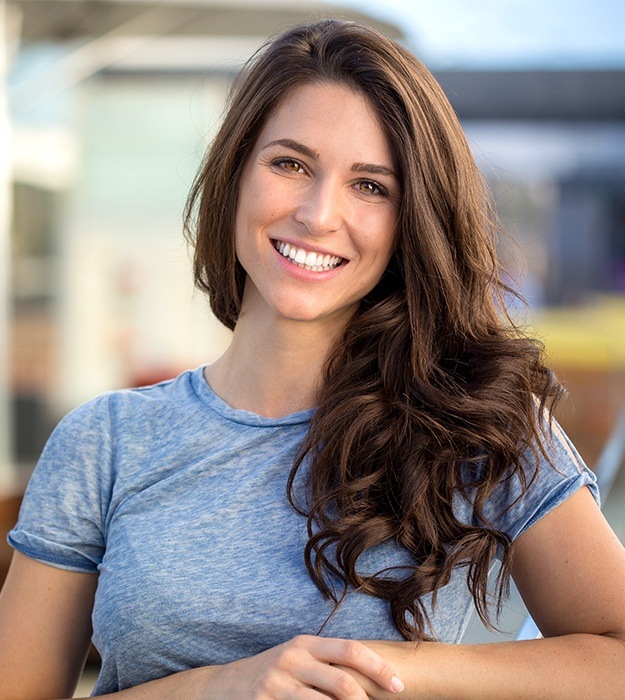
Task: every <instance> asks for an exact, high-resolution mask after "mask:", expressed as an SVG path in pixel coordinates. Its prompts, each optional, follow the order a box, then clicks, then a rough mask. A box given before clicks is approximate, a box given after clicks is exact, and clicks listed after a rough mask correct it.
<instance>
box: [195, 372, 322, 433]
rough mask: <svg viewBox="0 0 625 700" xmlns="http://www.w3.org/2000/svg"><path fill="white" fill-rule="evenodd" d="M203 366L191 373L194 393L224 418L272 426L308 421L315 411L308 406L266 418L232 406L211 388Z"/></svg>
mask: <svg viewBox="0 0 625 700" xmlns="http://www.w3.org/2000/svg"><path fill="white" fill-rule="evenodd" d="M205 368H206V365H201V366H200V367H198V368H197V369H196V370H194V371H193V372H192V373H191V382H192V384H193V388H194V390H195V393H196V395H197V397H198V398H199V399H200V401H202V403H204V404H206V405H207V406H208V407H209V408H210V409H211V410H213V411H214V412H215V413H217V414H219V415H220V416H222V417H223V418H225V419H226V420H229V421H232V422H234V423H240V424H242V425H250V426H254V427H257V428H273V427H276V426H280V425H297V424H300V423H308V422H309V421H310V419H311V418H312V416H313V414H314V412H315V409H314V408H309V409H306V410H304V411H297V412H296V413H291V414H289V415H288V416H281V417H279V418H268V417H267V416H261V415H258V414H257V413H253V412H252V411H244V410H242V409H239V408H232V406H230V405H229V404H227V403H226V402H225V401H224V400H223V399H221V398H220V397H219V396H217V394H215V392H214V391H213V390H212V388H211V386H210V385H209V383H208V382H207V381H206V377H205V375H204V370H205Z"/></svg>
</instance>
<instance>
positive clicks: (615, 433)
mask: <svg viewBox="0 0 625 700" xmlns="http://www.w3.org/2000/svg"><path fill="white" fill-rule="evenodd" d="M624 465H625V406H623V407H622V408H621V412H620V415H619V418H618V420H617V422H616V425H615V427H614V428H613V430H612V433H611V435H610V437H609V438H608V441H607V442H606V444H605V446H604V448H603V450H601V454H600V455H599V459H598V460H597V464H596V466H595V474H596V475H597V485H598V487H599V493H600V494H601V502H602V503H605V502H606V500H607V498H608V495H609V493H610V491H611V490H612V486H614V482H615V481H616V477H617V476H618V474H619V472H620V471H621V469H622V468H623V466H624ZM538 637H540V630H539V629H538V627H537V626H536V623H535V622H534V620H533V619H532V617H531V615H528V616H527V617H526V618H525V620H523V624H522V625H521V627H520V628H519V631H518V633H517V636H516V638H517V640H518V641H521V640H523V639H537V638H538Z"/></svg>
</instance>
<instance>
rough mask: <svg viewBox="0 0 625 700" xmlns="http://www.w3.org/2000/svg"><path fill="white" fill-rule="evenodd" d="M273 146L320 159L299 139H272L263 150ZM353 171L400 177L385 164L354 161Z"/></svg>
mask: <svg viewBox="0 0 625 700" xmlns="http://www.w3.org/2000/svg"><path fill="white" fill-rule="evenodd" d="M271 146H284V147H285V148H290V149H291V150H293V151H297V153H301V154H302V155H304V156H306V157H308V158H312V159H313V160H319V154H318V153H317V152H316V151H313V150H312V148H308V146H304V144H303V143H300V142H299V141H294V140H293V139H276V140H275V141H270V142H269V143H268V144H267V145H266V146H264V147H263V150H265V149H266V148H271ZM351 170H352V172H355V173H371V174H373V175H387V176H388V177H394V178H395V179H396V180H397V179H398V177H397V175H396V174H395V172H394V171H393V170H391V168H387V167H386V166H385V165H376V164H374V163H354V164H353V165H352V167H351Z"/></svg>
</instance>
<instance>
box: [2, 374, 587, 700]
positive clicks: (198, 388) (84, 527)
mask: <svg viewBox="0 0 625 700" xmlns="http://www.w3.org/2000/svg"><path fill="white" fill-rule="evenodd" d="M312 413H313V411H312V410H311V411H302V412H299V413H295V414H293V415H290V416H286V417H284V418H265V417H262V416H258V415H256V414H253V413H250V412H247V411H241V410H235V409H233V408H231V407H229V406H228V405H227V404H226V403H224V402H223V401H222V400H221V399H219V398H218V397H217V396H216V395H215V394H214V393H213V392H212V391H211V389H210V387H209V386H208V384H207V383H206V381H205V380H204V375H203V368H202V367H200V368H198V369H196V370H193V371H189V372H185V373H184V374H182V375H180V377H178V378H177V379H174V380H172V381H169V382H163V383H161V384H157V385H155V386H152V387H146V388H141V389H133V390H124V391H117V392H112V393H109V394H105V395H103V396H100V397H98V398H96V399H94V400H93V401H90V402H88V403H86V404H84V405H83V406H81V407H79V408H77V409H76V410H75V411H73V412H72V413H70V414H69V415H67V416H66V417H65V418H64V419H63V420H62V421H61V423H60V424H59V426H58V427H57V428H56V430H55V431H54V433H53V434H52V436H51V437H50V440H49V441H48V444H47V445H46V448H45V450H44V452H43V454H42V456H41V459H40V461H39V463H38V465H37V468H36V469H35V472H34V473H33V476H32V479H31V481H30V484H29V486H28V489H27V492H26V496H25V498H24V503H23V506H22V510H21V513H20V517H19V521H18V523H17V525H16V527H15V528H14V529H13V530H12V531H11V533H10V534H9V542H10V544H11V545H12V546H13V547H15V548H16V549H17V550H19V551H20V552H22V553H23V554H26V555H27V556H30V557H32V558H34V559H37V560H39V561H42V562H46V563H48V564H51V565H53V566H57V567H61V568H64V569H69V570H72V571H81V572H93V573H98V574H99V581H98V588H97V592H96V598H95V604H94V609H93V630H94V632H93V641H94V643H95V645H96V647H97V649H98V650H99V652H100V654H101V656H102V670H101V673H100V676H99V678H98V682H97V685H96V688H95V690H94V694H95V695H101V694H105V693H110V692H115V691H118V690H122V689H124V688H128V687H132V686H134V685H138V684H140V683H144V682H146V681H149V680H152V679H155V678H159V677H162V676H165V675H169V674H171V673H174V672H176V671H181V670H185V669H188V668H193V667H197V666H201V665H207V664H221V663H227V662H229V661H233V660H235V659H239V658H242V657H246V656H251V655H253V654H257V653H259V652H261V651H263V650H264V649H267V648H269V647H271V646H274V645H276V644H280V643H281V642H284V641H286V640H288V639H290V638H292V637H293V636H295V635H297V634H316V633H317V632H318V631H319V629H320V628H321V627H322V626H323V623H324V621H325V620H326V618H327V617H328V614H329V613H330V612H331V610H332V604H331V603H330V602H329V601H327V600H324V599H323V598H322V596H321V594H320V593H319V591H318V589H317V588H316V587H315V585H314V584H313V583H312V581H311V579H310V578H309V576H308V573H307V571H306V568H305V565H304V557H303V551H304V546H305V544H306V541H307V534H306V521H305V518H304V517H303V516H301V515H299V514H298V513H297V512H295V511H294V510H293V508H292V507H291V506H290V505H289V503H288V501H287V498H286V480H287V476H288V474H289V472H290V470H291V466H292V464H293V460H294V457H295V455H296V453H297V451H298V449H299V447H300V445H301V442H302V440H303V438H304V436H305V434H306V431H307V429H308V425H309V421H310V418H311V416H312ZM549 450H550V456H551V459H552V461H553V463H554V465H555V466H556V467H557V469H553V468H551V467H550V466H548V465H547V464H540V465H539V468H538V475H537V478H536V479H535V481H534V482H533V484H532V486H531V489H530V491H529V492H528V493H527V494H526V496H525V498H523V499H522V500H521V501H520V502H519V503H516V504H515V505H513V506H512V507H509V506H510V504H511V503H512V502H513V501H514V500H515V498H516V496H517V495H518V493H519V488H520V485H519V483H518V480H516V479H508V480H506V481H505V482H502V484H501V485H500V486H499V487H498V488H497V490H496V491H495V493H494V495H493V497H492V498H491V499H490V501H489V503H488V507H487V511H486V515H487V516H488V517H489V518H492V521H493V524H494V525H495V526H496V527H498V528H500V529H501V530H503V531H504V532H506V533H507V534H508V535H509V536H510V537H511V538H512V539H514V538H516V537H517V536H518V535H519V534H520V533H522V532H523V531H524V530H525V529H527V528H528V527H529V526H530V525H532V523H534V522H535V521H536V520H538V519H539V518H540V517H541V516H543V515H545V514H546V513H548V512H549V511H550V510H552V509H553V508H555V507H556V506H557V505H558V504H559V503H561V502H562V501H564V500H565V499H566V498H568V497H569V496H570V495H571V494H572V493H573V492H575V491H576V490H577V489H579V488H581V487H582V486H583V485H584V484H588V485H589V486H590V487H591V490H593V493H594V494H595V497H596V496H597V492H596V485H595V480H594V476H593V474H592V472H590V471H589V470H588V469H587V468H586V467H585V466H584V465H583V463H582V461H581V459H580V458H579V456H578V455H577V453H576V452H575V450H574V448H573V447H572V446H571V445H570V443H569V441H568V439H567V438H566V437H565V436H564V435H563V434H562V432H561V431H560V429H559V427H558V426H555V429H554V432H553V440H552V442H551V443H550V447H549ZM302 477H303V475H302ZM301 484H302V481H301V480H300V481H299V482H298V483H296V488H297V487H300V486H301ZM455 507H456V509H457V512H458V517H459V518H460V519H463V520H464V521H465V522H471V521H472V517H473V514H472V508H471V505H470V503H468V502H467V501H466V500H465V499H464V498H458V500H457V503H456V506H455ZM407 561H410V558H409V556H408V554H407V553H406V552H405V551H403V550H401V549H400V548H398V547H397V546H396V545H394V544H391V543H389V544H385V545H382V546H379V547H376V548H375V549H374V550H369V551H367V552H366V553H365V554H364V555H363V557H362V558H361V561H359V566H360V567H361V571H363V572H366V571H370V572H373V571H379V570H381V569H383V568H385V567H387V566H393V565H398V564H401V563H402V562H404V563H405V562H407ZM428 601H429V598H428ZM471 611H472V601H471V596H470V594H469V591H468V588H467V584H466V570H458V571H456V572H455V574H454V575H453V576H452V578H451V580H450V582H449V584H448V585H447V586H445V587H444V588H443V589H442V590H441V591H440V592H439V595H438V605H437V607H436V608H435V610H434V611H432V613H431V624H432V630H431V631H432V632H433V634H434V635H435V636H436V637H438V638H439V639H440V640H441V641H445V642H458V641H460V639H461V638H462V634H463V632H464V629H465V627H466V624H467V622H468V619H469V617H470V614H471ZM322 634H324V635H327V636H336V637H347V638H355V639H391V640H393V639H395V640H399V639H401V636H400V635H399V633H398V632H397V630H396V628H395V626H394V624H393V622H392V619H391V616H390V613H389V609H388V604H387V603H386V602H383V601H381V600H379V599H377V598H374V597H371V596H367V595H364V594H361V593H356V592H351V593H350V594H349V595H348V596H347V597H346V599H345V600H344V602H343V604H342V605H341V607H340V608H339V610H338V612H337V613H336V614H335V615H334V616H333V617H332V618H331V619H330V622H329V623H328V624H327V626H326V627H324V629H323V632H322Z"/></svg>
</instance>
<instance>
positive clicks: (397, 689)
mask: <svg viewBox="0 0 625 700" xmlns="http://www.w3.org/2000/svg"><path fill="white" fill-rule="evenodd" d="M403 689H404V684H403V683H402V682H401V681H400V680H399V678H397V676H393V678H392V680H391V690H392V691H393V692H394V693H401V691H402V690H403Z"/></svg>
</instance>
